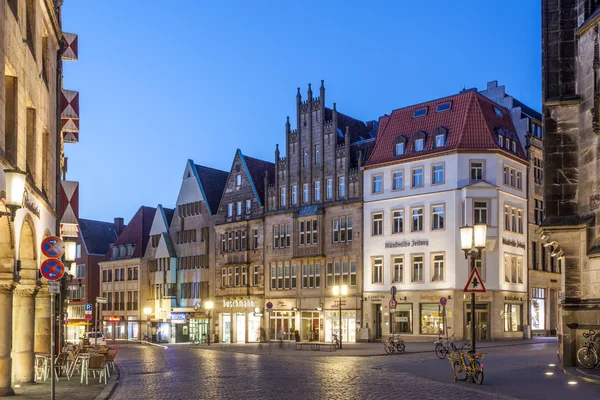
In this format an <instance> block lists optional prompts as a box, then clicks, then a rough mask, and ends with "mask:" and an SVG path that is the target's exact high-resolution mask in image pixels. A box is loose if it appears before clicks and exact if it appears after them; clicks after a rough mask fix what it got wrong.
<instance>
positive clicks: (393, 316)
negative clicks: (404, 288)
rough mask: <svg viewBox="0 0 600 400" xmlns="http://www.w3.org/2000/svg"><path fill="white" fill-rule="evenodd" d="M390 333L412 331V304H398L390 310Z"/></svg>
mask: <svg viewBox="0 0 600 400" xmlns="http://www.w3.org/2000/svg"><path fill="white" fill-rule="evenodd" d="M390 321H391V323H390V334H394V333H412V304H398V305H397V306H396V309H395V310H391V312H390Z"/></svg>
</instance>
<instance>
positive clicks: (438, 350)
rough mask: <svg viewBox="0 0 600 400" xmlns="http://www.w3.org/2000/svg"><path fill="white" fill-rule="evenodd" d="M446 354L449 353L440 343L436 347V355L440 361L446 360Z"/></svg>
mask: <svg viewBox="0 0 600 400" xmlns="http://www.w3.org/2000/svg"><path fill="white" fill-rule="evenodd" d="M446 354H448V351H446V349H445V348H444V345H443V344H441V343H438V344H436V345H435V355H436V356H437V357H438V358H439V359H440V360H442V359H444V358H446Z"/></svg>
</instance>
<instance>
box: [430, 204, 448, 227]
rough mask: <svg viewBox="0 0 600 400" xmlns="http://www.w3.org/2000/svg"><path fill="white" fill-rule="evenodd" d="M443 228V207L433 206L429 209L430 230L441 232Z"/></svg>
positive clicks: (441, 205)
mask: <svg viewBox="0 0 600 400" xmlns="http://www.w3.org/2000/svg"><path fill="white" fill-rule="evenodd" d="M444 227H445V219H444V205H443V204H440V205H435V206H433V207H431V229H432V230H434V231H435V230H441V229H444Z"/></svg>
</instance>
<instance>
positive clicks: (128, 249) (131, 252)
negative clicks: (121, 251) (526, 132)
mask: <svg viewBox="0 0 600 400" xmlns="http://www.w3.org/2000/svg"><path fill="white" fill-rule="evenodd" d="M126 248H127V257H131V256H132V255H133V249H134V246H133V245H131V244H128V245H127V246H126Z"/></svg>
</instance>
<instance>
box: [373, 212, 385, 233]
mask: <svg viewBox="0 0 600 400" xmlns="http://www.w3.org/2000/svg"><path fill="white" fill-rule="evenodd" d="M372 232H373V233H372V235H373V236H380V235H383V214H382V213H377V214H373V230H372Z"/></svg>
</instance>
